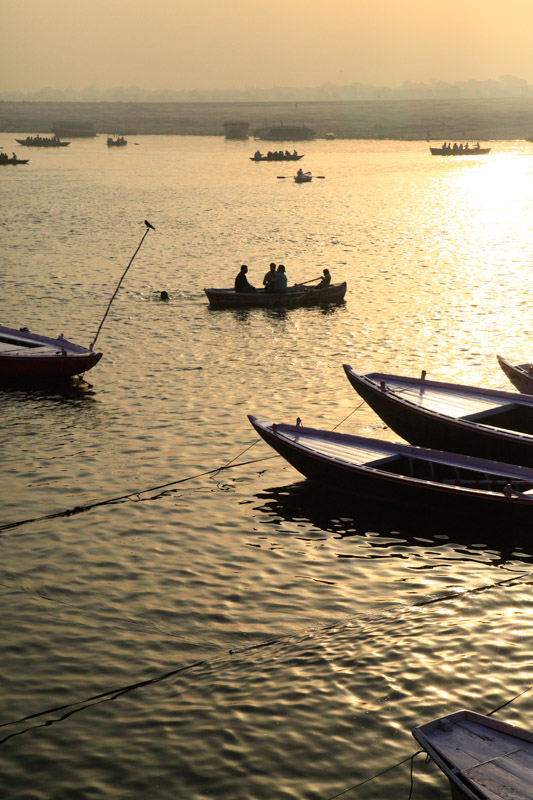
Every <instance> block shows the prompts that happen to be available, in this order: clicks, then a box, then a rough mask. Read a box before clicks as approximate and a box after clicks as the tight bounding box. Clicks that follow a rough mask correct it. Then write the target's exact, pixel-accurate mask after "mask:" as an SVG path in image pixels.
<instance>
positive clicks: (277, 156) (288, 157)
mask: <svg viewBox="0 0 533 800" xmlns="http://www.w3.org/2000/svg"><path fill="white" fill-rule="evenodd" d="M303 157H304V153H302V154H301V155H299V154H298V153H296V152H295V153H267V154H266V155H263V154H262V153H255V155H253V156H250V161H299V160H300V159H301V158H303Z"/></svg>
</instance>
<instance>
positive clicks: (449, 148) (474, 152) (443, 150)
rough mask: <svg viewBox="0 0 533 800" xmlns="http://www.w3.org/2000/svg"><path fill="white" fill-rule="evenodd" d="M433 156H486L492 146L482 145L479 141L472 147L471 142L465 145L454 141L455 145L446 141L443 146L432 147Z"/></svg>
mask: <svg viewBox="0 0 533 800" xmlns="http://www.w3.org/2000/svg"><path fill="white" fill-rule="evenodd" d="M429 149H430V151H431V155H432V156H486V155H487V153H490V151H491V148H490V147H480V145H479V142H476V144H475V145H474V146H473V147H470V145H469V143H468V142H467V143H466V144H464V145H463V143H462V142H461V143H460V144H457V142H454V143H453V145H452V144H450V142H444V144H443V145H442V147H430V148H429Z"/></svg>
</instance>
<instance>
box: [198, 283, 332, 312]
mask: <svg viewBox="0 0 533 800" xmlns="http://www.w3.org/2000/svg"><path fill="white" fill-rule="evenodd" d="M204 292H205V293H206V295H207V299H208V300H209V305H210V306H211V308H297V307H301V306H318V305H322V304H324V303H342V301H343V300H344V295H345V294H346V282H344V283H334V284H331V286H327V287H325V288H324V289H317V288H314V289H313V288H311V289H310V288H307V287H303V286H291V287H289V288H288V289H287V291H286V292H265V290H264V289H257V291H255V292H236V291H235V290H234V289H204Z"/></svg>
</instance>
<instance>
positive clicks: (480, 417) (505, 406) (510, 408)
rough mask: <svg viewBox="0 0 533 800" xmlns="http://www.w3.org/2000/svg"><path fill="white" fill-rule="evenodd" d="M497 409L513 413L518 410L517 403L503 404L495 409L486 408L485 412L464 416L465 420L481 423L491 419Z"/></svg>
mask: <svg viewBox="0 0 533 800" xmlns="http://www.w3.org/2000/svg"><path fill="white" fill-rule="evenodd" d="M495 408H497V409H498V411H501V412H504V411H513V409H515V408H518V406H517V404H516V403H503V404H501V405H497V406H494V407H493V408H486V409H484V410H483V411H476V412H475V413H474V414H466V415H465V416H463V419H468V420H470V422H479V421H480V420H483V419H486V418H487V417H490V416H491V415H492V414H493V412H494V409H495Z"/></svg>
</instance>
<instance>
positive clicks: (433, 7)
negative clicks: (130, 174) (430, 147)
mask: <svg viewBox="0 0 533 800" xmlns="http://www.w3.org/2000/svg"><path fill="white" fill-rule="evenodd" d="M0 13H1V16H0V76H1V78H0V88H1V89H2V90H4V91H13V90H22V91H34V90H38V89H41V88H43V87H47V86H50V87H54V88H58V89H65V88H68V87H72V88H73V89H83V88H85V87H87V86H90V85H95V86H97V87H99V88H102V89H107V88H111V87H116V86H139V87H141V88H142V89H174V90H179V89H201V90H203V89H239V88H245V87H247V86H257V87H259V88H269V87H271V86H274V85H279V86H318V85H321V84H323V83H328V82H331V83H334V84H350V83H354V82H361V83H369V84H374V85H387V86H392V87H394V86H399V85H401V84H402V83H403V82H404V81H407V80H411V81H414V82H418V81H420V82H424V83H426V82H429V81H431V80H434V79H436V80H444V81H447V82H451V83H454V82H456V81H461V80H469V79H477V80H489V79H496V78H498V77H499V76H500V75H504V74H512V75H516V76H517V77H519V78H524V79H525V80H527V81H528V82H531V83H533V57H532V52H531V40H532V30H533V0H506V2H504V1H503V0H443V2H427V0H267V1H265V2H257V0H105V1H104V0H18V2H15V0H0Z"/></svg>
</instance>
